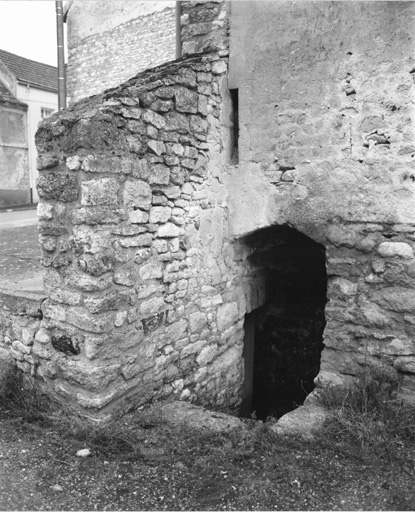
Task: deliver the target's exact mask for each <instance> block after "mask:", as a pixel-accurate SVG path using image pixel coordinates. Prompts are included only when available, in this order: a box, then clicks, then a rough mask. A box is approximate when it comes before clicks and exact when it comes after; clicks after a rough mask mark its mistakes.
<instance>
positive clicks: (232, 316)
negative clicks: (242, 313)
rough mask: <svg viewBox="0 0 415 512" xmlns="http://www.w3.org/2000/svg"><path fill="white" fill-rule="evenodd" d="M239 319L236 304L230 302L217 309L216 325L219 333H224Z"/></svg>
mask: <svg viewBox="0 0 415 512" xmlns="http://www.w3.org/2000/svg"><path fill="white" fill-rule="evenodd" d="M238 319H239V311H238V304H237V303H236V302H231V303H227V304H223V305H222V306H220V307H219V308H218V313H217V323H218V330H219V332H221V331H224V330H225V329H227V328H228V327H230V326H231V325H232V324H234V323H236V322H237V321H238Z"/></svg>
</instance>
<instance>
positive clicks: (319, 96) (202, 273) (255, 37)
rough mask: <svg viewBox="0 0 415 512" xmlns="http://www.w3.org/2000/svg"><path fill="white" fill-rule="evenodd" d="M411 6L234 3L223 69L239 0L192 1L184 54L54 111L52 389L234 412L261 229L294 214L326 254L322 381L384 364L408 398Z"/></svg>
mask: <svg viewBox="0 0 415 512" xmlns="http://www.w3.org/2000/svg"><path fill="white" fill-rule="evenodd" d="M413 9H414V7H413V4H412V3H408V2H385V3H383V2H365V3H360V2H359V3H357V2H354V3H353V2H352V3H346V2H337V3H333V2H330V3H325V2H324V3H321V2H316V3H314V2H308V3H300V4H291V3H284V4H283V5H276V4H274V3H272V2H239V3H237V2H235V3H233V4H232V9H231V21H232V24H233V25H232V26H233V31H232V26H231V43H232V38H234V39H233V41H234V42H233V46H232V44H231V50H232V51H231V58H230V75H229V82H228V81H227V71H228V56H227V49H226V44H227V43H226V40H227V37H228V14H229V4H227V3H224V4H219V3H216V2H191V3H186V4H184V5H183V13H182V25H183V38H182V39H183V50H184V53H185V54H186V55H189V56H187V57H186V58H184V59H182V60H179V61H176V62H174V63H170V64H165V65H163V66H160V67H158V68H155V69H153V70H149V71H146V72H144V73H142V74H140V75H139V76H137V77H136V78H134V79H131V80H129V81H128V82H126V83H125V84H123V85H121V86H119V87H118V88H116V89H112V90H109V91H106V92H105V93H103V94H101V95H99V96H96V97H94V98H91V99H88V100H83V101H81V102H79V103H78V104H76V105H74V106H72V107H70V108H69V109H67V110H66V111H65V112H62V113H59V114H56V115H54V116H52V117H51V118H49V119H48V120H46V121H45V122H44V123H43V124H42V125H41V127H40V130H39V132H38V135H37V144H38V147H39V150H40V154H41V156H40V159H39V167H40V171H41V177H40V179H39V183H38V188H39V195H40V197H41V200H42V203H41V206H40V209H39V213H40V218H41V223H40V232H41V244H42V247H43V251H44V264H45V267H46V271H45V286H46V291H47V293H48V296H49V298H48V300H47V301H45V303H44V304H43V306H42V309H43V320H42V326H41V333H42V334H41V336H42V340H44V345H43V346H44V348H45V351H46V352H47V356H45V357H44V360H40V363H39V368H38V373H39V374H40V375H42V376H43V377H44V379H45V381H46V382H47V385H48V386H49V389H50V392H51V393H52V394H54V395H55V396H56V397H57V398H58V399H59V400H60V401H61V402H62V403H64V404H65V405H66V406H67V407H68V408H69V409H71V410H72V411H75V412H77V413H79V414H82V415H83V416H87V417H89V418H92V419H100V420H101V419H106V418H108V417H110V416H111V415H113V414H115V413H116V412H121V411H125V410H127V409H129V408H132V407H135V406H137V405H139V404H141V403H144V402H147V401H149V400H152V399H157V398H161V397H168V396H175V397H177V398H180V399H188V400H194V401H195V400H198V401H200V402H201V403H204V404H217V405H222V404H225V405H227V406H231V407H235V408H236V407H237V406H238V405H239V404H240V402H241V399H242V392H243V391H242V389H243V381H244V360H243V338H244V318H245V314H246V313H249V312H251V311H253V310H255V309H258V308H259V307H260V306H262V305H263V304H264V302H265V290H266V283H267V279H269V273H268V271H267V270H266V269H264V268H263V266H261V265H257V264H255V262H254V258H252V256H254V255H255V251H256V250H257V249H258V247H255V245H252V244H250V243H249V238H250V236H251V235H252V234H255V233H256V232H258V231H260V230H263V229H264V228H273V227H275V226H287V225H288V226H290V227H291V228H293V229H295V230H297V232H300V233H303V234H305V235H306V236H307V237H309V238H311V239H312V240H313V241H314V242H317V243H318V244H321V246H323V249H324V251H325V254H326V269H327V299H328V300H327V304H326V307H325V322H326V327H325V330H324V345H325V348H324V350H323V352H322V356H321V363H320V372H319V375H318V376H317V378H316V382H317V385H319V386H322V385H324V384H325V383H327V382H333V383H339V384H344V383H349V382H351V381H352V380H353V378H354V376H356V375H357V374H359V372H360V371H362V370H365V369H367V368H368V367H374V368H382V370H383V371H385V372H387V373H389V374H390V375H391V377H394V378H395V377H397V378H398V379H399V380H400V382H401V385H402V388H401V392H402V394H403V396H406V397H407V398H409V399H413V397H414V391H415V366H414V365H415V345H414V341H413V340H414V331H413V326H414V325H415V320H414V317H415V296H414V293H413V288H414V276H415V271H414V264H415V258H414V249H415V246H414V243H415V212H414V208H413V204H414V199H415V197H414V195H415V191H414V189H413V181H414V180H413V174H414V169H413V153H414V148H413V147H412V144H411V140H412V139H413V123H412V98H413V87H414V86H413V72H414V69H415V63H414V62H413V58H412V56H411V55H412V53H411V51H410V50H411V48H412V38H413V34H414V33H415V31H414V27H413V20H414V19H415V18H414V17H413V16H412V15H409V14H411V13H413ZM310 20H314V21H315V23H311V22H310ZM287 26H289V27H290V31H287V30H286V27H287ZM333 27H334V28H333ZM397 34H399V37H397ZM238 45H240V46H238ZM235 48H238V51H237V52H236V53H235ZM200 51H203V52H205V53H203V54H198V55H197V54H196V55H195V52H196V53H197V52H200ZM281 70H284V73H282V72H281ZM379 84H385V85H384V86H382V87H380V86H379ZM228 86H230V87H232V88H233V89H238V90H239V92H238V95H239V120H238V122H239V127H240V131H239V141H238V144H237V145H236V144H235V143H234V139H235V136H236V134H235V130H234V129H233V121H235V119H236V118H237V116H235V111H234V110H235V108H234V107H235V101H233V102H232V99H231V96H230V94H229V90H228ZM234 98H235V96H234ZM236 146H237V147H238V152H239V155H238V157H239V158H238V159H234V158H233V154H234V152H235V148H236ZM237 160H238V162H239V163H238V164H235V162H236V161H237ZM269 233H270V236H271V231H270V232H269ZM271 242H272V241H271ZM274 242H275V240H274ZM314 242H313V243H314ZM274 245H275V247H277V245H278V244H274ZM300 250H301V248H300V247H298V251H300ZM301 257H302V256H301V254H300V255H299V258H300V259H301ZM303 259H304V258H303ZM271 309H272V308H271ZM309 320H310V319H309ZM318 321H319V322H321V321H323V320H322V319H321V318H319V319H318ZM46 352H45V353H46Z"/></svg>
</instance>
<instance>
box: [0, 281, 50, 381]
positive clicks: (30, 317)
mask: <svg viewBox="0 0 415 512" xmlns="http://www.w3.org/2000/svg"><path fill="white" fill-rule="evenodd" d="M45 298H46V297H45V296H43V295H41V294H33V293H28V292H26V293H25V294H24V295H23V294H21V293H13V292H12V291H10V290H9V291H7V292H6V291H4V290H3V291H2V292H0V359H2V360H10V361H14V362H15V363H16V365H17V367H18V368H19V369H20V370H22V371H23V372H25V373H28V374H30V375H32V376H34V375H36V374H37V367H38V364H39V363H38V360H37V358H38V356H39V354H44V348H43V347H44V346H43V343H44V339H43V338H42V335H41V333H40V332H39V330H40V324H41V320H42V316H43V313H42V303H43V301H44V300H45Z"/></svg>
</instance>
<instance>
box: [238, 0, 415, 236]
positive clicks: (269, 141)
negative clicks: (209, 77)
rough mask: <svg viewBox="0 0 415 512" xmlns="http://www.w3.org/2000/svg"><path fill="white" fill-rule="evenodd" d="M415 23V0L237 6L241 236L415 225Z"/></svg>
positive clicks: (250, 3) (242, 3)
mask: <svg viewBox="0 0 415 512" xmlns="http://www.w3.org/2000/svg"><path fill="white" fill-rule="evenodd" d="M414 30H415V5H414V4H413V3H412V2H347V3H346V2H295V3H291V2H278V3H277V2H233V3H232V14H231V56H230V75H229V86H230V87H231V88H239V98H240V99H239V104H240V112H239V124H240V143H239V148H240V149H239V162H240V163H239V166H236V167H235V168H234V170H233V171H234V172H232V173H231V178H230V180H231V182H232V185H233V186H232V187H230V188H229V190H230V193H231V224H232V228H231V229H232V231H233V232H234V234H235V235H241V234H244V233H246V232H250V231H253V230H255V229H257V228H258V227H261V226H265V225H268V224H270V223H273V222H276V223H282V222H287V221H289V222H292V223H293V224H294V225H296V226H297V227H299V228H301V229H302V230H303V231H306V232H307V231H312V234H314V236H315V237H317V238H320V239H321V237H322V236H323V238H324V232H325V230H326V229H325V224H326V223H327V222H329V221H333V220H334V219H341V220H343V221H348V222H361V221H366V222H379V221H382V222H384V221H386V222H389V223H395V222H396V223H411V222H414V221H415V208H414V191H415V185H414V182H413V181H412V179H411V176H412V172H413V170H414V149H415V148H414V145H413V135H414V127H413V95H414V83H413V76H414V75H413V70H414V57H413V52H412V48H413V44H414V42H413V37H414V33H415V32H414ZM253 202H254V205H255V206H254V207H252V206H253V205H252V203H253Z"/></svg>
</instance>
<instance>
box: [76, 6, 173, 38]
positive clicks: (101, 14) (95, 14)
mask: <svg viewBox="0 0 415 512" xmlns="http://www.w3.org/2000/svg"><path fill="white" fill-rule="evenodd" d="M166 8H169V9H174V8H175V2H172V1H160V2H152V1H147V2H137V1H135V0H117V1H116V2H114V1H112V0H104V1H102V0H99V1H97V0H92V1H89V2H83V1H82V0H81V1H79V0H75V1H74V2H72V3H71V5H70V8H69V10H68V14H67V23H68V29H69V31H70V32H69V38H70V39H69V40H68V44H69V46H70V48H72V47H73V46H74V45H75V44H77V39H78V38H79V39H84V38H85V37H89V36H91V35H95V34H102V33H103V32H106V31H107V30H112V29H114V28H116V27H118V26H119V25H121V24H123V23H126V22H128V21H131V20H132V19H135V18H138V17H139V16H148V15H149V14H153V13H156V12H160V11H163V10H164V9H166Z"/></svg>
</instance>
